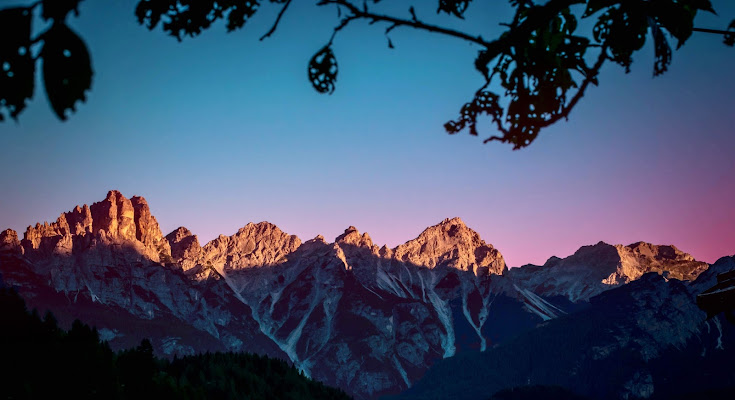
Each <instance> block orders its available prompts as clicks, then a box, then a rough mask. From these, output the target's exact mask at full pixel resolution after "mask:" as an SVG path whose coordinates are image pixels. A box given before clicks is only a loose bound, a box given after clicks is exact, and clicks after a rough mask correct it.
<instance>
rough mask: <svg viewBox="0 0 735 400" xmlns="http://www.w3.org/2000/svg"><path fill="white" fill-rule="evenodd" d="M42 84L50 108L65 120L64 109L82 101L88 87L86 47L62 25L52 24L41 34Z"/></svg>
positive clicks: (71, 107) (89, 85)
mask: <svg viewBox="0 0 735 400" xmlns="http://www.w3.org/2000/svg"><path fill="white" fill-rule="evenodd" d="M41 58H42V59H43V81H44V84H45V86H46V95H47V96H48V99H49V102H50V103H51V108H53V110H54V112H55V113H56V115H57V116H58V117H59V119H61V120H62V121H63V120H66V115H65V113H66V110H72V112H73V111H75V109H74V106H75V104H76V102H77V101H78V100H81V101H82V102H84V101H85V100H86V95H85V92H86V91H87V90H89V89H90V87H91V86H92V74H93V72H92V65H91V61H90V58H89V52H88V51H87V46H86V45H85V44H84V42H83V41H82V39H81V38H80V37H79V36H78V35H77V34H76V33H74V32H73V31H72V30H71V29H69V27H68V26H66V25H65V24H60V23H55V24H54V25H53V26H51V28H50V29H49V30H48V31H47V32H46V33H45V34H44V44H43V49H42V50H41Z"/></svg>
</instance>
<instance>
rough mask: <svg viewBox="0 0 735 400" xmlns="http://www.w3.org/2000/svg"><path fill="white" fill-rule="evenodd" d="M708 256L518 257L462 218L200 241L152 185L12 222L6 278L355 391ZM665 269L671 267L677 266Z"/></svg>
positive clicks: (628, 252) (626, 250)
mask: <svg viewBox="0 0 735 400" xmlns="http://www.w3.org/2000/svg"><path fill="white" fill-rule="evenodd" d="M707 267H708V265H707V264H705V263H701V262H698V261H696V260H694V259H693V258H692V257H691V256H690V255H688V254H686V253H683V252H681V251H679V250H678V249H676V248H675V247H673V246H655V245H651V244H647V243H642V242H641V243H635V244H632V245H630V246H621V245H616V246H611V245H607V244H604V243H602V242H600V243H598V244H597V245H594V246H585V247H583V248H581V249H580V250H579V251H577V252H576V253H575V254H574V255H572V256H570V257H567V258H565V259H557V258H554V259H550V260H549V261H548V262H547V263H546V264H545V265H544V266H543V267H537V266H524V267H521V268H513V269H510V270H509V269H508V268H507V266H506V264H505V261H504V259H503V256H502V254H501V253H500V252H499V251H498V249H496V248H494V247H493V246H492V245H491V244H488V243H486V242H484V241H483V240H482V239H481V238H480V236H479V235H478V234H477V233H476V232H475V231H473V230H472V229H470V228H468V227H467V226H466V225H465V224H464V222H463V221H462V220H461V219H459V218H451V219H449V218H448V219H445V220H444V221H442V222H440V223H439V224H437V225H434V226H431V227H428V228H426V229H425V230H424V231H423V232H422V233H421V234H420V235H419V236H418V237H417V238H416V239H413V240H410V241H408V242H406V243H404V244H402V245H399V246H396V247H395V248H392V249H391V248H387V247H386V246H383V247H379V246H378V245H376V244H374V243H373V241H372V239H371V238H370V236H369V235H368V234H367V233H362V234H361V233H360V232H359V231H358V230H357V229H356V228H355V227H349V228H347V229H346V230H345V232H344V233H343V234H342V235H339V236H338V237H337V238H336V239H335V241H334V242H332V243H329V242H327V241H326V240H325V239H324V238H323V237H322V236H317V237H316V238H314V239H311V240H307V241H305V242H302V241H301V239H299V238H298V237H296V236H294V235H289V234H287V233H285V232H283V231H281V230H280V229H279V228H278V227H277V226H275V225H273V224H270V223H268V222H260V223H248V224H247V225H246V226H244V227H243V228H241V229H240V230H238V232H236V233H235V234H233V235H231V236H225V235H220V236H219V237H217V238H215V239H214V240H212V241H210V242H209V243H207V244H205V245H204V246H202V245H201V244H200V243H199V240H198V238H197V236H196V235H194V234H193V233H192V232H190V231H189V230H188V229H186V228H185V227H180V228H177V229H175V230H174V231H173V232H171V233H169V234H168V235H166V236H163V234H162V233H161V231H160V228H159V225H158V223H157V221H156V219H155V217H153V215H152V214H151V212H150V208H149V207H148V204H147V202H146V201H145V199H143V198H142V197H139V196H134V197H132V198H130V199H127V198H125V197H124V196H123V195H122V194H121V193H120V192H117V191H110V192H109V193H108V194H107V196H106V198H105V199H104V200H103V201H100V202H97V203H94V204H92V205H91V206H86V205H84V206H82V207H79V206H77V207H75V208H74V209H73V210H72V211H70V212H66V213H62V214H61V215H60V217H59V218H58V219H57V221H55V222H52V223H50V224H49V223H44V224H36V225H35V226H29V227H28V229H27V230H26V232H25V234H24V237H23V239H22V240H19V239H18V235H17V233H16V232H14V231H12V230H6V231H3V232H2V233H0V274H1V275H0V276H1V277H2V280H3V282H4V284H5V285H6V286H15V287H17V288H18V289H19V292H20V293H21V295H23V296H24V297H25V299H26V301H27V302H28V303H29V305H31V306H33V307H38V308H41V309H50V310H52V311H53V312H55V313H57V314H59V317H60V320H61V321H62V322H63V321H64V320H70V319H73V318H77V317H80V315H82V316H85V317H86V318H84V320H85V321H86V322H88V323H90V324H93V325H97V326H98V328H99V329H100V332H101V333H102V334H103V338H105V339H106V340H109V341H110V343H111V345H112V346H113V347H115V346H118V347H122V346H130V345H131V344H132V345H136V344H137V343H136V341H138V342H139V340H140V339H141V338H143V337H149V338H151V339H152V341H153V344H154V348H155V349H156V351H157V352H158V353H159V354H164V355H165V354H168V355H173V354H179V355H183V354H193V353H195V352H198V351H204V350H234V351H241V350H245V351H252V352H257V353H261V354H268V355H270V356H274V357H280V358H283V359H286V360H288V361H290V362H292V363H294V364H295V365H296V366H298V367H299V368H300V369H302V370H303V371H304V372H305V373H307V374H308V375H309V376H311V377H312V378H315V379H318V380H321V381H323V382H325V383H327V384H330V385H334V386H339V387H341V388H343V389H345V390H346V391H348V392H349V393H351V394H352V395H354V396H356V397H357V398H375V397H377V396H380V395H384V394H394V393H398V392H400V391H401V390H404V389H406V388H408V387H411V386H412V385H413V383H414V382H416V381H417V380H418V379H420V378H421V377H422V376H423V375H424V373H425V372H426V371H427V369H428V368H430V367H431V365H433V364H434V363H435V362H437V361H438V360H441V359H442V358H447V357H452V356H454V355H456V354H460V353H468V352H469V353H472V352H476V351H484V350H488V349H490V348H491V347H493V346H495V345H497V344H498V343H502V342H504V341H506V340H508V339H510V338H513V337H515V336H517V335H518V334H520V333H522V332H525V331H528V330H530V329H532V328H534V327H535V326H536V325H538V324H539V323H542V322H543V321H548V320H552V319H556V318H558V317H561V316H564V315H567V314H568V313H571V312H574V311H576V310H578V309H580V308H586V307H588V304H589V303H588V300H589V299H590V298H591V297H593V296H595V295H597V294H600V293H602V292H604V291H606V290H608V289H611V288H614V287H618V286H621V285H625V284H627V283H629V282H633V281H636V280H638V279H640V278H641V276H643V274H645V273H647V272H657V273H660V274H664V275H665V277H666V279H671V278H674V279H684V280H692V279H695V278H697V276H699V275H700V274H702V273H703V272H704V271H706V270H707ZM665 271H667V272H665Z"/></svg>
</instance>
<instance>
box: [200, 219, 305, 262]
mask: <svg viewBox="0 0 735 400" xmlns="http://www.w3.org/2000/svg"><path fill="white" fill-rule="evenodd" d="M300 245H301V240H300V239H299V238H298V237H296V236H295V235H289V234H287V233H285V232H283V231H282V230H280V229H279V228H278V227H277V226H276V225H274V224H271V223H270V222H266V221H264V222H259V223H257V224H254V223H252V222H251V223H248V224H247V225H245V226H244V227H242V228H240V229H239V230H238V231H237V233H235V234H234V235H232V236H224V235H220V236H219V237H218V238H216V239H214V240H212V241H211V242H209V243H207V244H206V245H205V246H204V248H203V253H204V255H203V262H205V263H206V262H209V263H212V265H214V266H216V267H217V268H221V269H222V270H225V269H241V268H250V267H257V266H266V265H273V264H275V263H277V262H279V261H280V260H282V259H284V258H285V257H286V256H287V255H289V254H291V253H293V252H294V251H296V249H297V248H298V247H299V246H300Z"/></svg>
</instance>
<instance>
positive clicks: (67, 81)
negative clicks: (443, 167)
mask: <svg viewBox="0 0 735 400" xmlns="http://www.w3.org/2000/svg"><path fill="white" fill-rule="evenodd" d="M80 1H81V0H43V1H39V2H37V3H34V4H33V5H32V6H31V7H28V8H13V9H6V10H2V11H0V37H2V45H0V64H2V66H3V70H2V73H0V119H2V118H3V116H2V111H3V109H5V111H6V112H7V113H8V114H9V115H10V116H11V117H12V118H17V116H18V114H19V113H20V112H21V111H22V110H23V108H24V107H25V101H26V100H27V99H29V98H31V97H32V96H33V71H34V68H35V61H36V59H43V60H44V71H43V72H44V82H45V85H46V93H47V94H48V97H49V100H50V101H51V106H52V108H53V109H54V112H55V113H56V115H57V116H58V117H59V118H60V119H62V120H64V119H65V118H66V112H67V111H68V110H72V111H74V105H75V103H76V102H77V101H78V100H82V101H84V100H85V92H86V91H87V90H88V89H89V88H90V86H91V78H92V68H91V66H90V59H89V54H87V50H86V47H85V45H84V42H83V41H82V40H81V39H80V38H79V37H78V36H77V35H76V34H74V33H73V32H72V31H71V30H70V29H69V28H68V27H67V26H66V25H65V19H66V18H67V16H68V15H69V13H70V12H71V11H75V12H76V10H77V7H78V5H79V3H80ZM265 3H271V4H275V5H277V6H278V7H281V8H280V12H279V13H278V16H277V17H276V20H275V22H274V23H273V27H272V28H271V29H270V30H269V31H268V32H267V33H266V34H265V35H263V37H261V40H262V39H264V38H266V37H268V36H271V35H272V34H273V33H274V32H275V30H276V28H277V27H278V24H279V23H280V22H281V19H282V17H283V15H284V13H285V12H286V10H287V9H288V7H289V5H290V4H291V0H260V1H258V0H139V2H138V5H137V7H136V9H135V16H136V17H137V19H138V22H139V23H140V24H141V25H143V26H145V27H147V28H148V29H150V30H153V29H155V28H156V27H158V26H161V27H162V29H163V31H164V32H166V33H167V34H169V35H171V36H173V37H175V38H176V39H177V40H182V38H183V37H185V36H189V37H195V36H198V35H200V34H201V33H202V32H203V31H205V30H207V29H209V28H210V27H211V26H212V25H213V24H214V23H216V22H217V21H218V20H223V21H225V27H226V29H227V31H228V32H232V31H234V30H237V29H240V28H242V27H243V26H244V25H245V23H246V22H247V21H248V20H249V19H250V18H252V17H253V16H254V15H255V14H256V12H257V11H258V10H259V9H260V8H261V7H262V6H263V4H265ZM315 3H316V5H317V6H334V7H336V8H337V11H338V13H337V19H338V20H337V21H336V22H335V27H334V32H333V33H332V35H331V37H330V38H329V40H328V41H327V43H326V44H325V45H324V46H323V47H322V48H321V49H319V50H318V51H317V52H316V53H315V55H314V56H313V57H312V58H311V60H310V61H309V63H308V67H307V71H308V79H309V81H310V82H311V84H312V86H313V87H314V89H315V90H317V91H318V92H319V93H330V94H331V93H332V92H333V91H334V88H335V82H336V79H337V59H336V57H335V55H334V51H333V40H334V37H335V35H336V34H337V33H338V32H340V31H341V30H343V29H344V28H346V27H347V26H348V25H350V23H352V22H353V21H358V20H363V21H367V22H369V23H370V24H377V23H382V24H385V25H386V26H387V27H386V29H385V35H386V38H387V39H388V40H387V42H388V47H390V48H393V47H394V46H393V41H392V39H391V38H390V37H389V34H390V33H391V32H392V31H393V30H394V29H395V28H398V27H408V28H412V29H416V30H420V31H426V32H431V33H435V34H441V35H446V36H451V37H454V38H457V39H460V40H461V41H465V42H469V43H472V44H474V45H476V46H478V55H477V58H476V59H475V62H474V67H475V69H476V70H477V71H479V72H480V73H481V74H482V76H483V78H484V81H485V84H484V85H483V86H482V87H480V88H479V89H478V90H477V91H476V92H475V95H474V96H473V98H472V100H471V101H469V102H468V103H467V104H465V105H464V106H463V107H462V108H461V110H460V115H459V118H458V119H456V120H454V121H449V122H447V123H446V124H445V125H444V127H445V129H446V131H447V132H448V133H450V134H455V133H459V132H461V131H464V130H465V129H468V130H469V133H470V134H471V135H475V136H476V135H478V134H479V133H478V130H477V123H478V118H479V117H481V116H483V115H485V116H488V117H489V118H490V121H491V123H492V126H493V130H495V131H497V133H496V134H493V135H491V136H490V137H488V138H487V139H485V143H487V142H490V141H494V140H497V141H500V142H503V143H509V144H511V145H513V148H514V149H520V148H523V147H526V146H528V145H529V144H531V143H532V142H533V141H534V140H535V139H536V138H537V137H538V134H539V132H540V131H541V130H542V129H543V128H545V127H548V126H550V125H552V124H554V123H556V122H558V121H559V120H561V119H566V118H568V117H569V114H570V112H571V111H572V109H573V108H574V107H575V106H576V105H577V103H578V102H579V100H580V99H581V98H582V97H583V96H584V94H585V91H586V90H587V88H588V87H589V85H597V84H598V80H599V76H598V75H599V72H600V69H601V68H602V66H603V64H605V62H606V61H611V62H613V63H615V64H618V65H620V66H621V67H623V68H625V71H626V72H629V71H630V68H631V65H632V63H633V55H634V54H635V53H636V52H638V51H639V50H641V49H642V48H643V46H644V45H645V43H646V40H647V38H648V37H649V36H650V38H651V39H652V40H653V46H654V60H653V75H654V76H659V75H661V74H663V73H665V72H666V71H667V70H668V67H669V65H670V64H671V61H672V55H673V52H672V49H671V46H670V44H669V38H672V39H675V40H676V47H677V48H679V47H681V46H682V45H684V44H685V42H686V41H687V39H688V38H689V37H690V36H691V35H692V32H694V31H700V32H709V33H716V34H720V35H722V37H723V40H724V43H725V44H726V45H728V46H733V45H735V21H733V23H731V24H730V26H729V27H728V29H727V30H712V29H698V28H695V27H694V18H695V17H696V15H697V13H698V12H700V11H706V12H711V13H715V10H714V9H713V8H712V4H711V3H710V0H649V1H630V0H543V1H541V0H510V1H509V3H510V6H511V7H513V8H514V9H515V15H514V17H513V20H512V21H509V22H507V23H504V24H502V25H504V26H506V27H507V30H506V31H505V32H504V33H503V34H501V35H500V36H499V37H497V38H495V39H493V40H485V39H483V38H482V36H477V35H474V34H469V33H466V32H462V31H459V30H453V29H448V28H444V27H441V26H437V25H431V24H428V23H425V22H423V21H422V20H420V19H419V18H418V17H417V13H416V9H415V8H414V6H410V7H409V9H408V14H409V16H407V17H405V18H404V17H400V16H396V15H387V14H381V13H380V12H376V11H374V9H376V8H377V7H379V6H378V5H377V4H378V3H380V0H372V1H367V0H365V1H356V0H316V1H315ZM422 3H423V2H416V4H422ZM434 4H437V8H436V12H437V13H440V14H441V13H445V14H447V15H449V16H451V17H454V18H464V16H465V15H466V14H467V12H468V11H469V10H470V6H471V4H472V1H471V0H437V2H436V3H434ZM36 7H40V8H41V15H42V16H43V18H44V19H45V20H50V21H52V25H51V28H50V29H48V30H47V31H46V32H44V33H43V34H41V35H40V36H39V37H37V38H31V37H30V32H31V30H30V24H31V16H32V11H33V9H34V8H36ZM580 18H582V19H586V18H594V19H596V21H595V22H594V24H588V25H591V26H593V28H592V29H591V31H584V30H582V29H580V27H579V19H580ZM488 22H489V24H490V23H494V22H496V21H488ZM40 41H43V42H44V47H43V50H42V51H41V53H40V54H39V55H38V56H36V57H35V58H34V57H33V56H32V55H31V51H30V49H31V44H32V43H35V42H40ZM495 88H497V89H495Z"/></svg>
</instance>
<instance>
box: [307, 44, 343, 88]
mask: <svg viewBox="0 0 735 400" xmlns="http://www.w3.org/2000/svg"><path fill="white" fill-rule="evenodd" d="M308 69H309V81H310V82H311V85H312V86H314V89H316V91H317V92H319V93H329V94H332V93H333V92H334V83H335V82H336V81H337V72H338V68H337V58H336V57H335V56H334V53H333V52H332V48H331V46H330V45H327V46H324V47H323V48H322V49H321V50H319V51H318V52H316V54H314V56H313V57H311V60H309V68H308Z"/></svg>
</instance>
